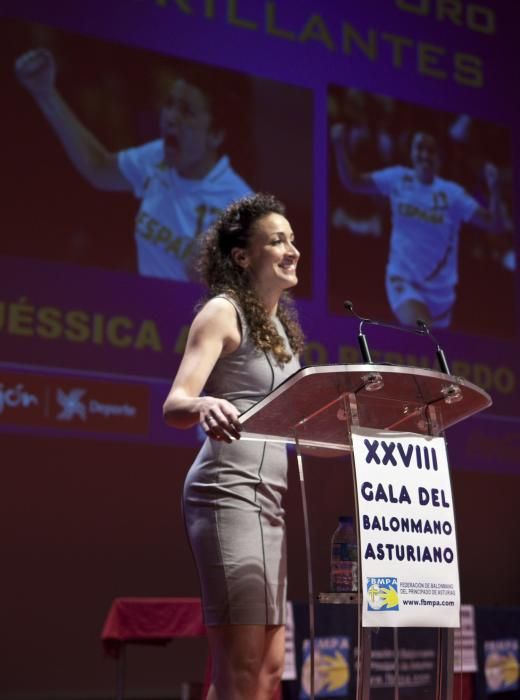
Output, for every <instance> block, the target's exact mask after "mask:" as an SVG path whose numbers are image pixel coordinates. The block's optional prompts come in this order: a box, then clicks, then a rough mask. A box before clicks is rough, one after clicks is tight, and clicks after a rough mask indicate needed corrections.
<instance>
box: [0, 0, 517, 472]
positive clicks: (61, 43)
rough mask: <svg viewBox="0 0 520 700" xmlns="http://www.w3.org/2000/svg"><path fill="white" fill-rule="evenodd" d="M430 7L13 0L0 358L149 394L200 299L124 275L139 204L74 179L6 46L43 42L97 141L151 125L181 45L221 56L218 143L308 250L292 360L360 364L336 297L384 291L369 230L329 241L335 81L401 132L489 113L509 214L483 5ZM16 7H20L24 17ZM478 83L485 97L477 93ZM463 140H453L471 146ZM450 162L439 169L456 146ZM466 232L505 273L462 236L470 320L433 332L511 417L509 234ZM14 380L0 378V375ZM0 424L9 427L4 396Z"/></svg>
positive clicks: (508, 163)
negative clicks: (222, 132) (299, 342)
mask: <svg viewBox="0 0 520 700" xmlns="http://www.w3.org/2000/svg"><path fill="white" fill-rule="evenodd" d="M434 5H435V3H432V6H431V8H430V6H429V3H413V2H412V3H406V2H401V3H400V2H395V3H394V6H393V7H392V8H391V11H388V12H387V14H386V15H380V16H379V18H378V19H379V21H378V26H374V23H373V21H372V20H371V18H372V17H373V15H372V13H371V12H370V10H369V6H370V3H366V4H363V7H355V8H353V7H349V9H348V12H346V11H342V12H338V9H337V8H336V7H334V4H333V3H331V4H330V5H327V6H325V7H324V8H320V12H319V13H318V12H317V9H316V7H314V6H313V4H312V2H308V3H301V4H299V5H298V7H297V8H296V7H292V8H290V9H289V8H288V7H282V5H280V4H277V3H265V4H262V3H249V4H247V5H246V4H242V3H238V2H229V3H221V4H220V5H219V4H218V3H213V4H212V3H206V4H205V3H202V2H199V3H174V2H171V3H168V2H166V3H154V2H151V1H150V2H148V3H144V2H142V3H138V4H135V5H134V6H133V7H132V11H129V8H128V6H127V5H123V4H118V3H115V2H114V3H111V4H110V5H103V6H102V7H103V11H102V13H101V5H100V14H99V15H98V16H97V17H96V12H95V6H94V5H92V4H90V5H89V7H88V9H87V8H85V7H74V11H73V12H70V8H67V6H66V7H61V6H60V4H59V3H58V4H56V6H55V7H53V4H52V3H46V4H45V7H36V6H35V7H33V8H31V7H30V4H25V5H24V8H23V9H22V10H21V9H20V8H17V10H16V16H17V19H13V20H11V21H9V20H8V21H6V22H5V23H4V24H3V27H2V32H3V41H2V46H3V49H2V52H3V55H4V57H5V58H4V60H3V61H2V71H3V72H4V76H3V77H4V81H3V82H4V84H6V85H7V86H8V87H7V94H8V99H7V104H8V108H7V117H8V122H7V129H6V131H5V132H4V133H6V134H9V138H6V139H5V143H4V157H5V159H6V161H7V164H8V170H9V172H10V173H11V177H10V178H9V179H7V181H6V185H5V186H4V190H3V194H4V203H3V208H4V221H5V225H6V228H7V230H9V231H12V232H16V235H10V236H6V238H5V241H4V243H3V253H4V254H7V255H8V256H9V257H6V258H4V259H3V261H2V266H5V267H3V272H2V278H3V282H4V285H3V286H4V294H3V299H2V311H3V313H2V319H1V320H2V324H1V326H0V332H1V333H2V360H3V361H4V362H7V363H17V364H20V363H22V364H24V365H41V366H44V367H51V368H57V367H67V368H69V369H76V370H82V371H83V372H85V371H89V372H96V373H101V375H103V376H111V375H114V374H117V375H126V376H127V379H128V380H131V378H132V377H134V378H135V377H136V376H138V377H140V378H144V379H145V378H146V377H153V378H155V379H164V380H165V384H164V387H161V389H159V390H158V389H157V388H156V390H155V392H154V399H155V400H159V397H160V394H161V390H162V391H165V390H166V388H167V380H169V378H170V377H171V376H173V374H174V372H175V368H176V364H177V362H178V359H179V354H180V351H181V350H182V342H183V337H184V336H183V334H184V333H185V328H186V325H187V324H188V323H189V320H190V318H191V316H192V308H193V304H194V302H195V301H196V300H197V299H198V297H199V295H200V290H199V288H198V287H197V286H196V285H192V284H189V283H188V284H186V283H181V284H179V283H175V282H164V281H161V280H155V279H150V278H143V277H139V276H138V275H137V273H135V272H134V271H135V269H136V267H135V266H136V261H135V250H134V245H133V242H132V235H131V232H132V230H133V226H134V224H133V219H134V217H135V215H136V211H137V208H138V202H137V200H136V199H135V198H134V197H133V196H132V195H131V194H122V193H114V192H113V193H104V192H96V191H95V190H94V189H93V188H92V187H90V186H89V185H88V184H86V183H85V181H83V180H82V178H81V177H80V176H79V175H78V174H77V173H76V171H75V170H74V169H73V167H72V166H71V165H70V163H69V162H68V161H67V157H66V156H65V154H64V152H63V149H62V148H61V146H60V145H59V143H58V141H57V138H56V137H55V135H54V134H53V133H52V132H51V129H50V127H49V126H48V125H47V124H46V123H45V120H44V119H43V117H42V115H41V114H40V113H39V110H38V109H37V107H36V106H35V104H34V103H33V101H32V99H31V98H30V97H29V96H28V94H26V91H24V90H23V88H21V86H20V85H19V84H18V82H17V81H16V80H15V78H14V75H13V72H12V70H11V66H12V65H13V61H14V59H15V58H16V57H17V56H18V55H20V54H21V53H22V52H23V51H25V50H27V49H28V48H33V47H35V46H40V45H42V46H45V47H47V48H49V49H50V50H52V51H53V53H54V55H55V57H56V62H57V69H58V79H57V86H58V88H59V89H60V91H61V93H62V94H63V95H64V97H65V99H66V100H67V101H68V102H69V103H70V104H71V105H72V107H73V109H74V110H75V111H76V113H78V114H79V116H80V118H81V119H82V121H83V122H86V123H87V124H88V127H89V129H91V130H92V131H93V132H94V133H95V134H96V136H98V138H100V140H101V141H103V142H104V143H105V144H106V145H107V147H108V148H110V149H112V150H118V149H120V148H126V147H129V146H132V145H137V144H139V143H142V142H145V141H147V140H150V139H153V138H156V137H157V135H158V134H157V130H158V125H157V122H158V105H159V99H160V94H159V87H160V85H161V83H165V80H166V78H167V77H168V76H170V75H174V76H175V75H181V76H182V74H183V70H184V71H186V70H188V75H189V69H190V65H192V64H191V61H190V60H189V59H195V60H196V61H198V62H200V61H203V62H205V63H207V64H214V65H218V66H219V70H216V69H211V68H210V66H209V65H208V66H207V67H206V69H207V71H208V73H209V72H210V71H211V70H213V74H212V79H214V80H215V81H217V82H218V81H220V83H221V84H222V91H223V93H224V94H227V93H226V91H229V89H230V86H232V89H233V90H234V91H235V93H236V95H237V96H238V103H239V104H240V113H239V114H237V115H236V118H235V119H233V121H232V123H230V124H229V126H228V128H227V130H226V132H227V133H226V142H225V152H226V153H228V155H230V157H231V162H232V164H233V166H234V167H235V169H236V170H237V171H238V172H239V173H240V174H241V175H242V176H243V177H244V179H245V180H246V182H248V183H249V184H250V186H251V187H252V189H256V190H261V189H263V190H268V191H273V192H276V194H277V195H278V196H280V198H281V199H282V200H284V201H285V202H286V203H287V205H288V211H289V215H290V217H291V221H292V223H293V226H294V228H295V230H296V233H297V236H298V242H299V246H300V248H301V250H302V256H303V257H302V261H303V264H302V265H301V268H302V279H301V282H300V285H299V288H298V291H297V292H296V294H297V298H298V300H299V303H300V309H301V312H302V318H303V322H304V324H305V329H306V331H307V335H308V339H309V345H308V350H307V353H306V358H305V359H306V361H307V363H316V362H319V363H321V362H350V361H356V360H357V359H358V355H357V350H356V348H355V324H354V323H353V321H352V319H350V318H348V317H346V315H345V313H344V312H343V311H342V300H343V299H345V298H353V299H354V301H355V304H356V307H357V308H358V309H359V310H360V312H361V313H362V314H364V315H369V316H374V317H376V318H380V319H382V320H389V321H391V320H393V319H392V316H391V313H390V311H389V310H387V309H386V307H385V301H384V291H383V286H382V272H381V269H382V265H383V262H382V261H383V255H384V254H383V252H382V251H383V245H382V244H381V242H380V241H377V243H376V241H375V240H373V241H370V240H367V238H365V240H361V239H360V237H359V236H358V237H357V238H355V237H354V236H350V238H349V237H348V236H346V235H345V236H344V237H343V240H340V234H339V233H338V231H337V229H336V228H335V224H334V220H332V222H331V219H332V217H333V213H334V208H336V210H337V209H340V210H341V205H342V203H343V204H344V203H345V201H347V202H348V199H347V200H346V198H345V196H344V193H341V192H340V191H339V190H338V185H337V176H336V174H335V169H334V167H333V165H332V164H331V160H332V156H331V154H330V152H329V145H328V130H329V125H330V123H332V121H333V118H332V116H333V115H332V114H331V109H332V107H331V104H332V103H333V102H334V100H336V103H338V101H339V103H341V99H342V98H341V94H342V92H343V93H345V94H348V92H349V91H350V93H351V94H354V95H361V96H365V99H370V98H371V99H373V100H375V99H380V100H381V99H382V98H381V97H378V95H379V96H381V95H386V96H387V97H386V98H385V99H386V101H387V102H388V101H389V100H390V99H391V98H392V99H393V104H395V105H397V108H396V110H395V111H396V114H394V119H395V120H397V121H398V122H402V121H403V119H404V120H406V121H407V122H408V123H409V124H410V127H411V128H424V124H425V122H426V123H428V121H429V122H431V123H435V122H438V121H439V120H444V122H445V123H446V129H445V132H447V129H448V126H449V124H450V123H453V122H454V121H455V120H456V119H457V117H460V115H465V114H468V115H470V117H471V118H472V120H473V123H474V124H477V125H481V124H482V125H484V126H483V127H480V131H478V132H477V139H479V140H478V143H479V146H480V147H481V154H482V158H481V159H485V158H488V159H490V158H492V157H493V156H495V158H494V161H495V162H496V164H497V165H498V166H499V167H500V172H501V178H502V180H503V181H504V182H505V185H506V186H505V189H506V194H505V198H506V199H507V202H508V204H507V206H508V215H509V217H510V218H511V220H512V218H513V216H514V207H513V206H512V201H511V197H512V187H513V185H512V170H513V167H512V164H513V153H512V151H511V143H510V139H511V133H510V128H509V127H510V125H511V124H512V122H513V121H514V112H513V111H512V110H511V105H510V103H507V102H505V101H504V99H503V94H502V92H501V91H500V90H498V89H496V85H497V82H498V83H500V80H501V79H502V76H501V72H500V69H499V66H497V60H498V59H497V54H496V52H495V51H494V50H493V46H494V44H495V43H496V41H497V32H498V28H497V16H498V13H497V11H496V10H490V9H486V7H485V6H483V5H482V6H481V5H478V6H477V5H475V6H473V5H472V6H471V8H473V9H471V11H468V12H466V15H463V14H461V15H460V17H458V18H457V17H454V16H449V14H447V15H446V16H445V17H440V18H438V16H437V14H436V13H437V10H435V8H434ZM389 10H390V8H389ZM23 13H26V17H25V18H24V19H26V20H27V21H22V20H21V19H20V18H21V16H22V14H23ZM123 16H124V22H122V21H121V17H123ZM29 20H30V21H29ZM35 21H38V22H39V24H36V23H35ZM456 22H458V25H457V24H456ZM397 27H398V30H397ZM440 29H442V31H443V35H442V36H443V40H442V41H440V39H439V38H437V37H438V36H439V35H438V32H439V30H440ZM506 30H507V28H506V27H504V26H502V25H501V26H500V31H502V32H504V31H506ZM71 32H72V33H71ZM94 36H97V37H100V39H96V38H94ZM415 36H417V38H413V37H415ZM216 38H217V39H216ZM173 39H175V40H174V41H173ZM453 47H456V48H453ZM145 49H152V52H150V51H149V50H148V51H146V50H145ZM199 67H200V66H199ZM237 68H239V71H240V72H239V71H237ZM221 69H225V70H221ZM248 76H249V77H248ZM324 76H326V78H327V79H326V80H324ZM390 78H391V79H390ZM491 80H492V81H493V99H486V100H484V99H482V97H483V95H485V94H487V91H489V89H490V82H491ZM341 86H344V87H343V88H342V87H341ZM390 88H391V89H390ZM347 99H348V98H345V100H347ZM336 110H337V105H336ZM346 111H348V110H346ZM339 117H340V118H341V110H340V114H339ZM494 124H497V126H493V125H494ZM415 125H416V126H415ZM471 145H472V144H469V146H468V148H467V149H466V153H463V157H467V159H468V160H469V159H470V157H471V153H470V147H471ZM513 147H514V144H513ZM367 150H369V149H367ZM448 155H451V156H453V153H451V154H448ZM455 155H456V156H458V155H459V154H458V153H456V154H455ZM461 160H462V159H461ZM27 163H31V167H30V168H27ZM450 165H451V170H452V171H453V170H454V167H453V159H452V162H451V163H450V162H448V166H450ZM371 166H372V167H373V168H375V167H376V166H377V163H376V162H374V163H373V164H371ZM444 166H445V167H444V169H446V163H444ZM459 170H460V168H459ZM449 174H450V173H449V167H448V175H449ZM20 182H23V183H24V186H23V188H20ZM462 184H466V183H465V182H463V183H462ZM503 189H504V187H503ZM483 198H485V193H484V195H483ZM466 238H468V239H471V238H472V236H471V235H464V233H463V234H462V241H463V242H464V241H465V240H466ZM479 240H480V241H482V240H484V237H483V236H481V237H480V239H477V243H475V244H473V257H474V258H477V259H478V257H479V254H480V256H481V257H482V256H484V257H485V258H486V259H491V258H492V255H493V252H495V258H497V257H498V256H502V257H503V256H504V255H505V254H506V253H509V269H506V267H504V266H501V265H500V264H495V265H493V264H492V263H490V264H489V265H487V266H486V265H485V264H484V265H482V263H481V264H480V267H479V265H478V264H476V265H475V266H474V267H473V268H472V267H471V266H468V265H465V264H464V263H465V260H466V258H468V257H470V256H471V251H470V252H469V253H467V252H466V248H468V246H471V245H472V244H465V245H466V248H464V243H463V242H461V253H460V258H461V266H460V267H461V278H462V279H461V284H460V291H459V297H460V300H461V301H460V303H459V308H460V307H461V306H463V307H464V309H465V311H464V313H465V317H464V319H462V322H460V321H459V322H458V323H457V322H456V321H457V317H456V319H455V322H454V323H453V324H452V328H453V331H452V332H450V331H445V332H442V331H439V332H437V335H438V336H439V339H440V342H441V344H442V345H443V346H444V347H445V348H446V351H447V354H448V357H449V359H450V363H451V365H452V371H453V372H454V373H455V374H460V375H463V376H466V377H467V378H468V379H470V380H471V381H474V382H476V383H477V384H480V385H481V386H483V388H485V389H486V390H488V391H489V392H490V393H491V394H492V396H493V399H494V407H493V409H492V412H493V413H495V414H497V415H506V416H512V415H516V413H517V409H516V407H515V401H514V393H515V389H516V368H517V361H516V357H517V347H516V343H515V335H516V326H517V315H516V311H515V309H516V278H515V274H514V271H513V270H512V269H511V267H512V266H513V265H514V255H515V251H514V244H513V242H512V234H511V233H509V234H508V235H507V236H502V237H500V241H498V242H493V243H492V244H491V252H490V251H489V245H488V244H487V242H486V241H484V243H482V244H479V242H478V241H479ZM486 246H488V247H486ZM493 246H494V248H496V251H494V248H493ZM482 249H483V250H484V252H483V253H482ZM377 250H379V258H378V254H377ZM12 256H14V257H12ZM27 258H30V259H27ZM368 259H370V261H371V263H370V266H369V267H368V268H367V267H366V264H367V261H368ZM374 259H376V263H375V264H374ZM377 259H380V260H381V262H379V263H377ZM42 260H46V261H48V262H47V263H46V264H42ZM477 262H478V260H477ZM67 263H72V264H67ZM378 266H379V267H378ZM99 268H103V269H99ZM106 270H118V272H115V273H108V274H107V272H106ZM181 299H182V302H180V300H181ZM468 332H469V334H470V335H469V336H468V335H467V333H468ZM475 337H479V341H478V343H477V342H475ZM370 342H371V343H373V345H374V351H375V356H376V358H377V357H378V358H379V359H380V360H382V361H390V362H396V363H401V364H416V363H426V364H429V365H431V364H432V362H433V359H432V357H433V354H432V348H430V347H429V346H428V344H427V343H426V342H425V341H424V339H420V338H418V339H416V338H413V337H409V336H400V335H398V334H397V335H396V334H395V333H388V332H386V333H382V334H381V333H372V332H371V335H370ZM10 386H11V385H10V384H9V378H8V376H7V375H6V381H5V382H4V390H5V391H8V389H9V387H10ZM155 386H156V387H157V385H156V384H155ZM152 410H153V412H154V415H156V412H155V410H154V409H152ZM11 415H13V417H14V414H11ZM479 420H483V421H486V420H488V418H487V417H482V418H481V419H479ZM3 421H4V422H5V423H9V416H8V415H6V412H4V416H3ZM16 422H17V420H16V418H14V420H12V421H11V423H16ZM493 425H496V423H495V422H494V423H493ZM70 427H72V426H69V428H70ZM108 432H110V431H108ZM132 432H133V431H132V430H131V429H130V430H129V431H128V433H129V435H130V434H131V433H132ZM134 438H135V436H134ZM148 438H149V439H151V440H153V441H157V440H160V441H162V440H166V441H173V442H175V441H181V442H185V441H188V442H190V441H191V440H193V438H192V437H188V436H187V435H175V434H171V433H170V432H169V431H165V430H164V429H163V428H162V427H159V426H158V425H157V423H156V421H150V432H149V433H148ZM140 439H146V436H141V438H140ZM464 466H465V467H470V466H471V464H470V462H467V463H465V465H464ZM495 468H496V465H495Z"/></svg>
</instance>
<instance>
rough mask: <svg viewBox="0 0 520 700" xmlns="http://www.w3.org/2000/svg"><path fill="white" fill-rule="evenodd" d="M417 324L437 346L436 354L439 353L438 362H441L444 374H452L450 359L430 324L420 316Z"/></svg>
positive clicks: (440, 365)
mask: <svg viewBox="0 0 520 700" xmlns="http://www.w3.org/2000/svg"><path fill="white" fill-rule="evenodd" d="M417 325H418V327H419V328H420V329H421V330H422V331H423V333H424V335H427V336H428V337H429V338H431V340H432V342H433V343H434V345H435V346H436V347H435V354H436V355H437V362H438V363H439V367H440V368H441V372H444V374H451V372H450V368H449V366H448V360H447V359H446V355H445V354H444V350H443V349H442V348H441V346H440V345H439V343H438V342H437V339H436V337H435V336H434V335H433V333H432V332H431V330H430V327H429V326H428V324H427V323H426V321H423V320H422V318H418V319H417Z"/></svg>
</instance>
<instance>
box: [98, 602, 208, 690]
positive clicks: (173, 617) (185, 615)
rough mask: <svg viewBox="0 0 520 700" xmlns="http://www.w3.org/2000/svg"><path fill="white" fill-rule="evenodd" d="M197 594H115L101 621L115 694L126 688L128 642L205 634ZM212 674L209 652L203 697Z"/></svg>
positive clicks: (155, 641) (159, 641)
mask: <svg viewBox="0 0 520 700" xmlns="http://www.w3.org/2000/svg"><path fill="white" fill-rule="evenodd" d="M205 636H206V627H205V625H204V622H203V619H202V606H201V601H200V598H157V597H153V598H147V597H131V598H129V597H125V598H115V599H114V601H113V602H112V605H111V606H110V610H109V611H108V615H107V617H106V619H105V623H104V625H103V631H102V633H101V641H102V643H103V648H104V650H105V653H106V654H108V655H109V656H112V657H114V658H115V659H117V679H116V698H117V700H123V698H124V690H125V665H126V664H125V661H126V659H125V649H126V645H127V644H152V645H153V644H159V645H165V644H168V642H170V641H171V640H172V639H176V638H187V637H205ZM210 678H211V659H210V657H209V654H208V660H207V662H206V672H205V678H204V689H203V693H202V698H205V697H206V694H207V691H208V688H209V684H210Z"/></svg>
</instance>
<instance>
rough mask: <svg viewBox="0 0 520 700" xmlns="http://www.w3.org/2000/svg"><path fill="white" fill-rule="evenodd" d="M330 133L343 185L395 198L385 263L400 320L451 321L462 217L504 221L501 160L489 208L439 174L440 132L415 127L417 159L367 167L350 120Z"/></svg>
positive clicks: (488, 174) (490, 176)
mask: <svg viewBox="0 0 520 700" xmlns="http://www.w3.org/2000/svg"><path fill="white" fill-rule="evenodd" d="M331 138H332V143H333V147H334V154H335V160H336V166H337V171H338V175H339V178H340V181H341V183H342V184H343V186H344V187H345V188H346V189H347V190H349V191H350V192H355V193H359V194H381V195H384V196H386V197H388V199H389V200H390V204H391V209H392V230H391V235H390V251H389V258H388V262H387V266H386V291H387V295H388V301H389V304H390V307H391V308H392V311H393V313H394V314H395V316H396V318H397V319H398V320H399V322H400V323H402V324H404V325H413V324H415V323H416V321H417V319H423V320H424V321H426V322H427V323H428V325H432V326H436V327H438V328H447V327H448V326H449V325H450V322H451V315H452V308H453V304H454V302H455V290H456V286H457V281H458V244H459V232H460V228H461V225H462V224H463V223H471V224H474V225H476V226H478V227H479V228H483V229H485V230H487V231H491V232H498V231H500V230H501V228H502V222H501V218H502V216H501V206H502V205H501V201H500V193H499V179H498V171H497V168H496V167H495V166H494V165H492V164H491V163H487V164H486V166H485V173H484V175H485V179H486V183H487V187H488V190H489V203H488V208H487V209H486V208H484V207H482V206H481V205H480V204H479V203H478V202H477V200H476V199H474V198H473V197H471V196H470V195H469V194H468V193H467V192H466V191H465V190H464V188H463V187H461V186H460V185H458V184H457V183H455V182H451V181H450V180H444V179H443V178H441V177H439V176H438V174H437V171H438V166H439V159H438V148H437V144H436V141H435V139H434V137H433V136H432V135H430V134H428V133H425V132H416V133H415V134H414V136H413V139H412V145H411V167H405V166H402V165H396V166H391V167H388V168H384V169H382V170H376V171H373V172H369V173H359V172H357V171H356V169H355V168H354V166H353V165H352V163H351V162H350V159H349V157H348V155H347V147H346V128H345V126H344V125H343V124H334V125H333V126H332V129H331Z"/></svg>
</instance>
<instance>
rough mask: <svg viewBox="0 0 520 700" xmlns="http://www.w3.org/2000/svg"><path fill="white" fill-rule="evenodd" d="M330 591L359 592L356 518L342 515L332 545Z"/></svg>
mask: <svg viewBox="0 0 520 700" xmlns="http://www.w3.org/2000/svg"><path fill="white" fill-rule="evenodd" d="M330 590H331V591H333V592H336V593H342V592H348V591H357V590H358V544H357V536H356V528H355V526H354V518H353V517H352V516H351V515H340V516H339V522H338V527H337V528H336V530H335V531H334V534H333V535H332V540H331V543H330Z"/></svg>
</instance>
